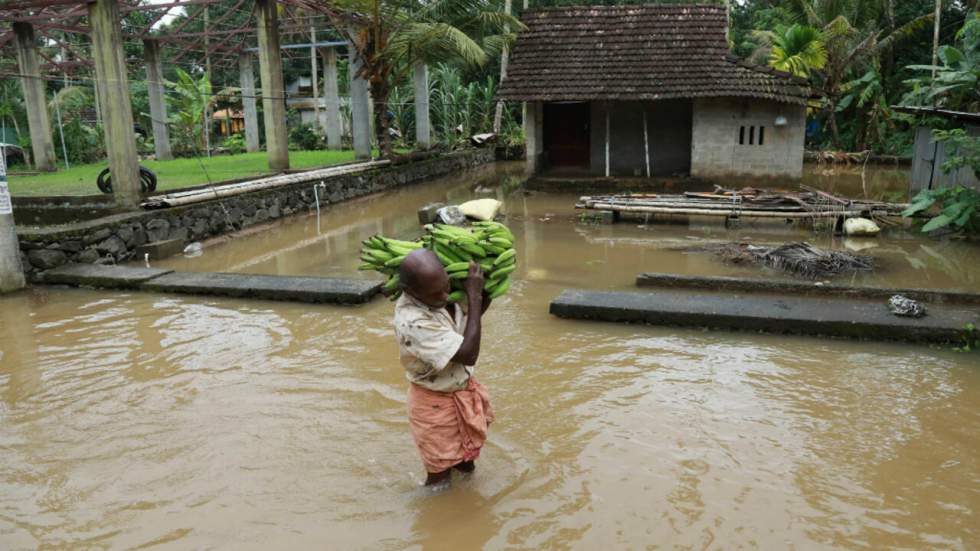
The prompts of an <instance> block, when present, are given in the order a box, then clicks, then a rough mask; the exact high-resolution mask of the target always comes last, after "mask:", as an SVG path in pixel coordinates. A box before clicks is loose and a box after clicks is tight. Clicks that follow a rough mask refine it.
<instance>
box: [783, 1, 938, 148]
mask: <svg viewBox="0 0 980 551" xmlns="http://www.w3.org/2000/svg"><path fill="white" fill-rule="evenodd" d="M795 7H796V8H797V9H798V10H799V11H800V12H801V15H802V16H803V17H804V18H805V20H806V21H807V23H808V24H809V25H811V26H813V27H816V28H818V29H820V30H821V32H822V33H823V35H824V44H825V46H826V49H827V63H826V65H825V66H824V68H823V69H822V70H821V71H820V72H819V75H820V76H821V77H822V86H821V88H822V90H823V93H824V96H825V102H824V113H825V114H826V116H827V119H828V121H829V122H830V130H831V135H832V138H833V142H834V147H836V148H838V149H840V148H841V138H840V129H839V128H838V126H837V117H836V113H837V111H838V104H839V102H840V99H841V96H842V94H843V93H844V90H843V87H844V85H845V84H846V83H847V82H849V81H850V80H851V79H850V78H849V77H850V76H851V75H852V74H853V73H854V72H855V69H857V68H858V67H859V66H860V64H862V63H864V62H866V61H868V60H869V59H872V60H875V59H877V58H878V57H879V56H880V55H881V54H882V53H883V52H887V51H889V50H890V49H891V48H892V47H893V46H894V45H895V44H896V43H898V42H899V41H901V40H903V39H906V38H908V37H909V36H911V35H912V34H913V33H915V32H916V31H917V30H919V29H921V28H923V27H924V26H925V25H926V24H928V22H929V21H931V20H932V19H933V17H934V14H933V13H932V12H929V13H927V14H924V15H921V16H919V17H916V18H915V19H913V20H911V21H909V22H907V23H905V24H904V25H901V26H898V27H895V28H893V29H891V27H892V24H891V22H886V23H888V26H889V28H890V29H891V30H887V31H886V30H885V29H882V28H881V23H882V21H881V17H880V15H881V13H880V9H881V6H880V5H879V3H876V2H868V1H866V0H812V1H808V0H797V1H796V5H795Z"/></svg>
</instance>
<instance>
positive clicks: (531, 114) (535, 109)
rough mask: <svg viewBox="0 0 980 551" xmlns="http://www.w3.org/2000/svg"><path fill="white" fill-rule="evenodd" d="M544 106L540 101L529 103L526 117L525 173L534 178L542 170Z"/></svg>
mask: <svg viewBox="0 0 980 551" xmlns="http://www.w3.org/2000/svg"><path fill="white" fill-rule="evenodd" d="M543 123H544V105H543V104H542V103H541V102H539V101H534V102H528V104H527V114H526V116H525V117H524V155H525V159H526V164H525V166H524V173H525V174H526V175H528V176H533V175H534V174H536V173H537V172H538V171H539V170H541V153H542V152H543V151H544V139H543V138H544V135H543V132H542V131H543V127H544V124H543Z"/></svg>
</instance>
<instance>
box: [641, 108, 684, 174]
mask: <svg viewBox="0 0 980 551" xmlns="http://www.w3.org/2000/svg"><path fill="white" fill-rule="evenodd" d="M693 112H694V106H693V104H692V103H691V101H690V100H667V101H655V102H652V103H649V104H647V109H646V114H647V128H648V132H649V140H650V173H651V175H653V176H671V175H675V174H687V173H689V172H691V127H692V124H693V120H692V119H693Z"/></svg>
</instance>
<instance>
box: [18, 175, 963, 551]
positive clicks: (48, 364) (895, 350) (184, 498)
mask: <svg viewBox="0 0 980 551" xmlns="http://www.w3.org/2000/svg"><path fill="white" fill-rule="evenodd" d="M517 174H519V166H517V165H498V166H497V167H492V168H488V169H486V170H483V171H480V172H477V173H475V174H464V175H459V176H457V177H454V178H448V179H443V180H440V181H436V182H432V183H430V184H426V185H422V186H416V187H410V188H405V189H402V190H398V191H395V192H391V193H388V194H385V195H381V196H377V197H372V198H368V199H364V200H360V201H355V202H352V203H348V204H342V205H337V206H332V207H330V208H327V209H324V211H323V212H322V215H321V218H320V220H319V221H318V220H317V219H316V217H315V216H308V217H296V218H292V219H289V220H285V221H282V222H281V223H279V224H277V225H275V226H272V227H269V228H264V229H261V230H260V231H254V232H251V233H250V234H249V235H247V236H240V237H237V238H235V239H230V240H227V241H226V242H216V243H210V244H208V246H207V247H205V249H204V253H203V255H201V256H199V257H196V258H184V257H177V258H173V259H169V260H167V261H165V262H160V263H155V264H154V265H155V266H164V267H172V268H175V269H179V270H188V271H237V272H251V273H267V274H289V275H298V274H309V275H325V276H343V277H350V276H352V275H353V274H357V276H356V277H376V276H374V275H372V274H367V273H363V272H355V271H354V267H355V266H356V265H357V263H358V260H357V254H356V252H357V251H358V249H359V248H360V241H361V240H362V239H364V238H365V237H367V236H369V235H371V234H373V233H378V232H380V233H384V234H385V235H388V236H392V237H400V238H411V237H414V236H416V235H417V233H418V225H417V218H416V213H415V209H416V208H417V207H418V206H419V205H421V204H423V203H426V202H429V201H435V200H440V201H452V202H456V201H460V200H463V199H466V198H469V197H471V196H473V195H474V192H473V189H474V187H477V186H479V187H483V188H486V190H485V192H484V193H485V194H486V195H490V196H496V197H498V198H500V199H502V200H504V201H505V203H506V206H505V211H506V212H507V214H508V220H507V223H508V225H509V226H510V227H511V229H512V230H513V231H514V233H515V235H516V236H517V248H518V251H519V254H520V257H519V269H518V271H517V272H516V273H515V274H514V276H515V278H514V285H513V287H512V290H511V292H510V293H509V294H508V295H506V296H505V297H503V298H502V299H500V300H498V301H497V302H495V303H494V304H493V306H492V307H491V310H490V312H489V313H488V314H487V317H486V322H485V326H484V341H483V342H484V344H483V354H482V355H481V361H480V364H479V366H478V370H477V376H478V377H479V379H480V380H481V382H483V383H484V384H486V385H487V386H488V388H489V390H490V392H491V395H492V397H493V400H494V406H495V409H496V413H497V422H496V424H495V425H494V426H492V427H491V434H490V438H489V440H488V444H487V448H485V450H484V454H483V456H482V458H481V460H480V461H479V462H478V469H477V473H476V475H475V476H474V477H473V478H471V479H468V480H458V479H457V481H456V482H457V483H455V484H454V485H453V487H452V488H451V489H449V490H448V491H446V492H444V493H441V494H438V495H430V494H429V493H428V492H426V491H424V490H423V489H422V488H421V487H420V486H419V485H420V483H421V481H422V478H423V477H424V474H423V472H422V468H421V464H420V461H419V459H418V457H417V455H416V451H415V448H414V446H413V444H412V439H411V436H410V433H409V428H408V423H407V419H406V414H405V394H406V387H407V383H406V381H405V379H404V376H403V373H402V369H401V367H400V365H399V363H398V359H397V358H398V350H397V346H396V343H395V340H394V336H393V331H392V328H391V314H392V305H391V303H389V302H387V301H385V300H382V299H377V300H375V301H373V302H372V303H370V304H368V305H366V306H363V307H353V308H349V307H335V306H319V305H305V304H289V303H273V302H261V301H239V300H221V299H206V298H198V297H182V296H168V295H153V294H148V293H131V294H127V293H104V292H95V291H84V290H61V289H53V288H38V289H34V290H32V291H29V292H26V293H21V294H18V295H13V296H5V297H0V454H2V462H0V548H3V549H34V548H45V549H79V548H96V549H98V548H105V549H110V548H111V549H133V548H152V547H154V546H160V547H161V548H180V549H277V548H278V549H284V548H328V549H450V548H452V549H480V548H485V549H596V548H615V549H620V548H621V549H627V548H629V549H636V548H648V547H649V548H657V547H659V548H684V549H688V548H691V549H693V548H697V549H730V548H761V549H801V550H802V549H880V548H907V549H923V548H929V549H964V550H965V549H971V548H975V545H976V542H977V541H980V525H978V523H977V522H976V519H977V518H978V514H980V438H978V436H977V435H978V427H980V369H977V360H976V355H967V354H960V353H956V352H953V351H951V350H947V349H939V348H928V347H922V346H911V345H902V344H893V343H865V342H855V341H844V340H826V339H816V338H802V337H801V338H797V337H777V336H767V335H757V334H748V333H727V332H706V331H696V330H681V329H673V328H664V327H642V326H628V325H616V324H600V323H589V322H575V321H566V320H560V319H556V318H552V317H551V316H549V314H548V303H549V301H550V300H551V299H552V298H554V297H555V296H556V295H557V294H558V293H559V292H560V291H561V290H562V289H564V288H567V287H581V288H602V289H610V288H614V289H629V288H632V286H633V278H634V277H635V275H636V273H637V272H640V271H658V272H677V273H686V274H701V275H711V274H718V275H747V276H757V277H770V278H771V277H784V276H781V275H779V274H776V273H773V272H765V271H761V270H758V269H755V268H746V267H733V266H728V265H725V264H723V263H720V262H718V261H717V260H716V259H714V258H713V257H711V256H710V255H708V254H706V253H695V252H687V251H686V250H685V249H686V248H689V247H690V246H693V245H696V244H701V243H705V242H710V241H718V242H723V241H729V240H750V241H752V242H756V243H771V242H783V241H787V240H803V239H806V240H809V241H811V242H812V243H814V244H817V245H821V246H828V247H834V248H849V249H855V248H859V249H861V250H862V252H864V253H867V254H872V255H874V256H875V258H876V260H877V262H878V264H879V267H880V269H879V270H877V271H876V272H873V273H871V274H863V275H860V276H855V277H853V278H845V279H844V280H841V281H854V282H856V283H859V284H865V285H881V286H915V287H933V288H956V289H962V290H968V291H980V248H978V247H977V246H976V245H969V244H965V243H959V242H940V241H936V240H931V239H927V238H923V237H920V236H918V235H915V234H914V233H911V232H889V233H888V234H886V235H884V236H882V237H881V238H879V239H877V240H872V241H860V242H856V243H855V242H854V241H853V240H847V239H840V238H835V237H833V236H831V235H829V234H820V235H814V234H813V233H812V232H811V231H810V230H805V229H793V228H787V227H785V226H783V225H781V224H771V223H770V224H743V226H742V227H741V228H740V229H738V230H737V231H734V232H732V231H728V230H725V229H724V227H723V225H722V224H721V223H720V222H712V221H699V220H692V221H691V222H690V223H684V224H681V223H675V224H666V225H665V224H653V223H644V221H642V220H637V221H633V222H630V223H622V224H618V225H614V226H598V225H591V224H583V223H580V222H579V221H578V220H577V213H576V212H575V211H574V209H573V208H572V205H573V204H574V200H575V198H576V197H577V194H573V193H540V192H536V193H530V194H528V193H524V192H523V191H521V190H520V189H518V188H517V187H516V186H517V184H518V183H519V178H518V177H517ZM830 180H833V181H836V180H835V179H833V178H831V179H830ZM896 182H898V180H897V179H896ZM848 185H850V184H848ZM888 185H893V186H895V189H896V190H898V189H900V188H899V187H898V183H895V184H888ZM888 185H883V187H884V188H885V189H887V187H888ZM902 185H904V183H903V184H902ZM837 191H838V192H841V190H839V189H838V190H837ZM971 542H972V543H971Z"/></svg>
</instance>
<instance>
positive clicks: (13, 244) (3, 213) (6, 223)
mask: <svg viewBox="0 0 980 551" xmlns="http://www.w3.org/2000/svg"><path fill="white" fill-rule="evenodd" d="M24 285H25V282H24V267H23V266H22V265H21V263H20V244H19V241H18V240H17V231H16V230H15V228H14V208H13V205H12V204H11V200H10V192H9V191H8V189H7V167H6V164H5V163H4V159H3V156H2V155H0V293H9V292H10V291H16V290H17V289H23V288H24Z"/></svg>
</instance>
